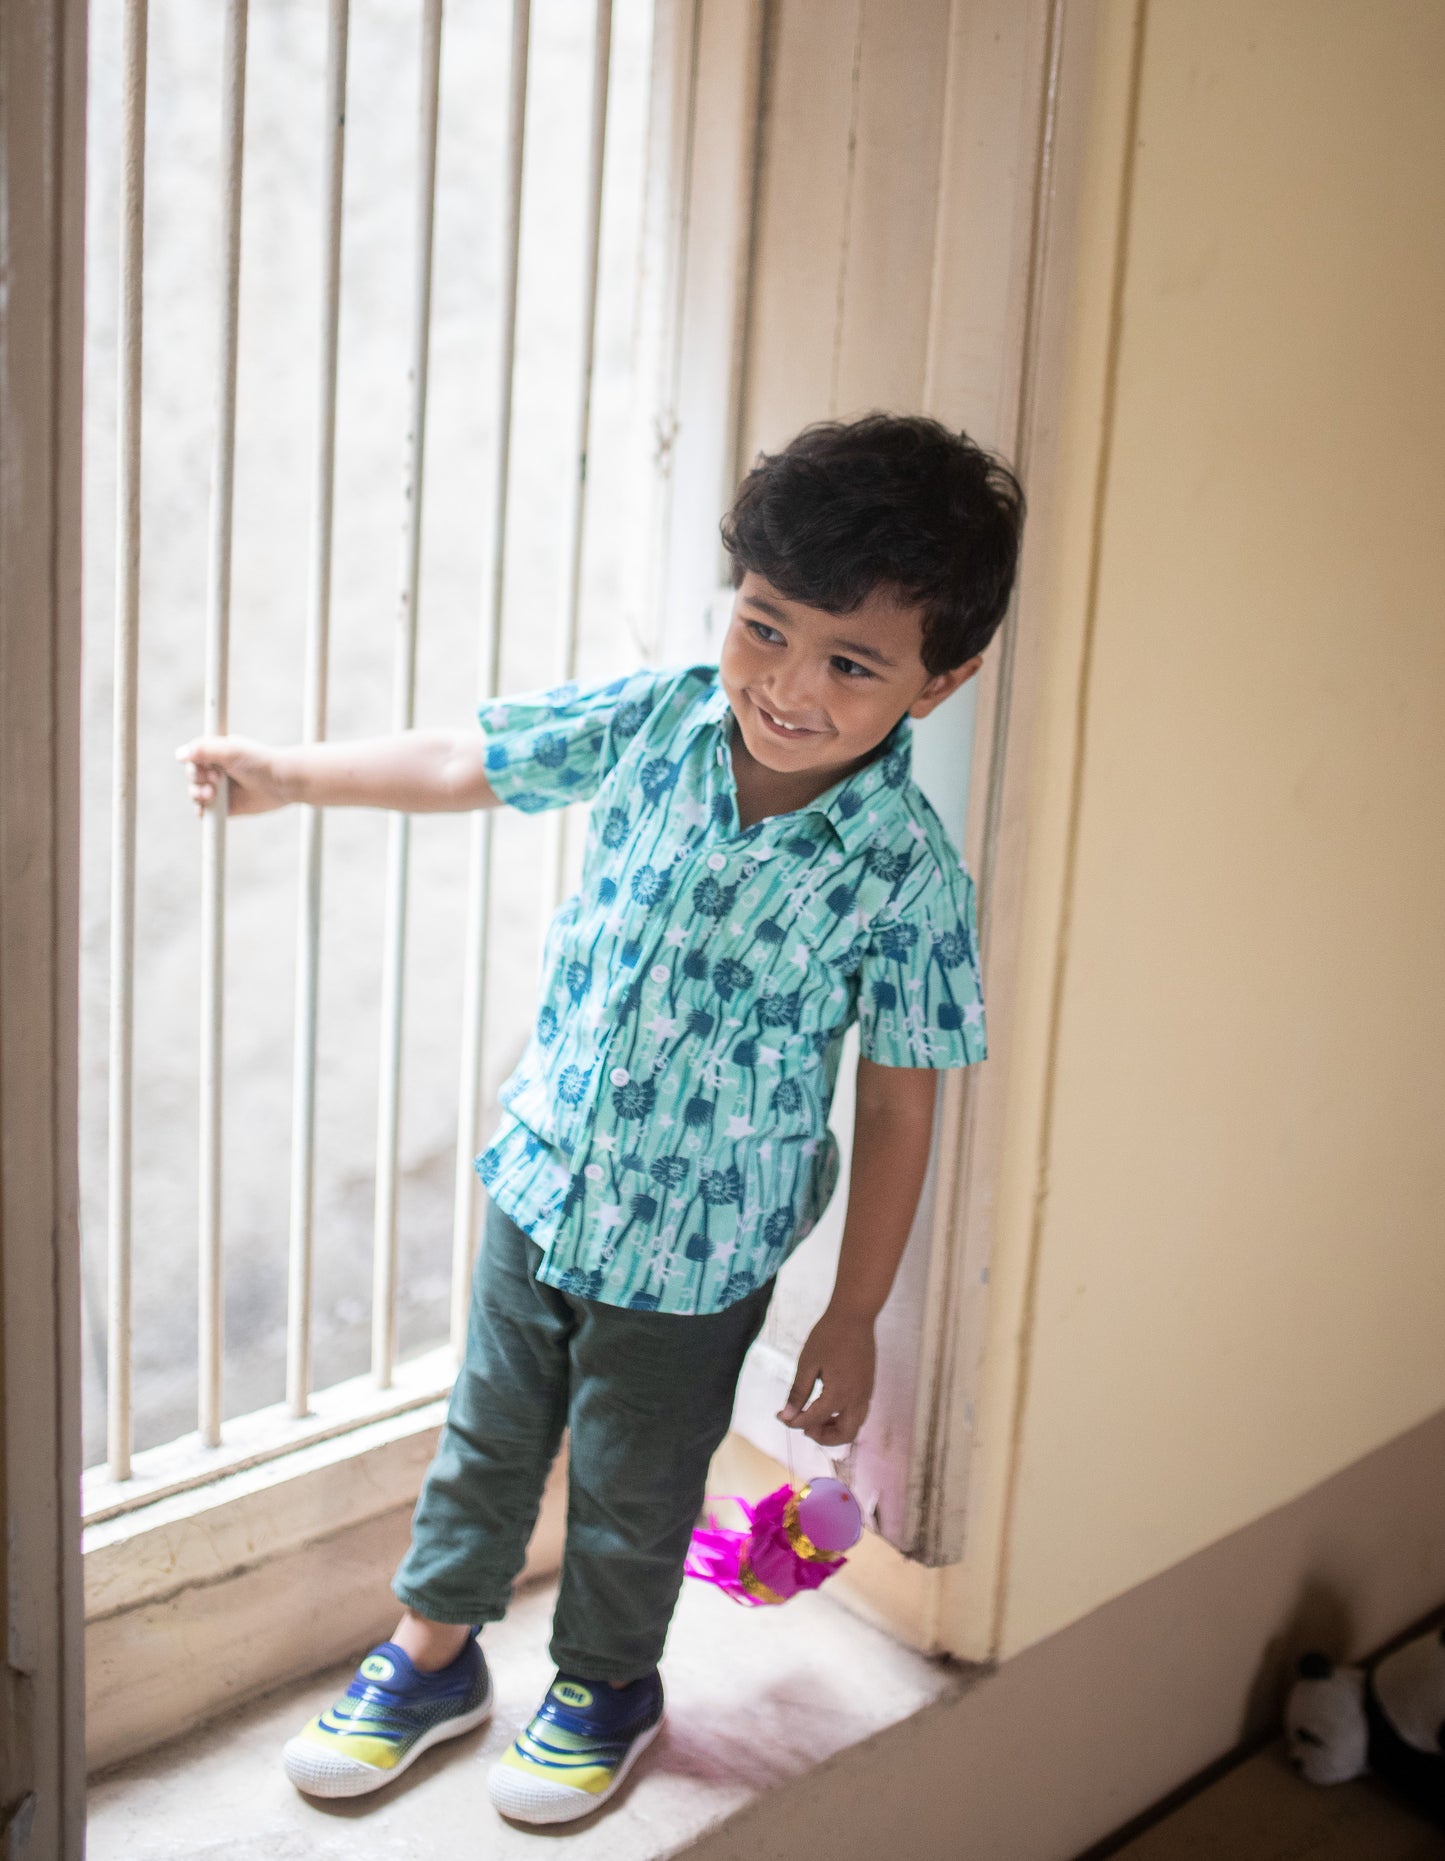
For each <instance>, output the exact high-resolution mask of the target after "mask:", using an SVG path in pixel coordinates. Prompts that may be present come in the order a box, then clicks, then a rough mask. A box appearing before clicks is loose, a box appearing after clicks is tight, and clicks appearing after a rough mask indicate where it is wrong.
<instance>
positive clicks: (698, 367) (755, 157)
mask: <svg viewBox="0 0 1445 1861" xmlns="http://www.w3.org/2000/svg"><path fill="white" fill-rule="evenodd" d="M1062 10H1063V9H1062V0H952V5H951V8H950V16H949V65H948V73H947V96H946V102H945V106H944V125H943V132H942V142H941V148H940V153H939V162H940V170H939V176H938V191H937V231H936V236H935V241H934V259H933V264H934V272H933V279H932V285H931V301H930V305H929V312H928V361H927V369H926V378H925V384H924V392H923V411H926V412H930V413H933V414H936V415H937V416H938V417H939V418H941V419H943V420H944V421H946V422H948V423H949V424H951V425H953V426H955V427H958V426H963V427H966V428H967V430H969V431H970V432H972V433H974V434H975V435H977V436H979V437H981V438H983V439H984V440H985V443H989V444H993V445H996V446H999V447H1001V448H1002V450H1003V451H1004V452H1005V453H1006V454H1007V455H1008V456H1009V457H1010V458H1012V459H1013V460H1014V461H1015V462H1016V463H1018V464H1019V466H1020V468H1021V470H1022V472H1023V473H1024V475H1025V477H1026V476H1027V468H1028V462H1029V460H1028V454H1029V450H1030V443H1031V435H1032V433H1033V432H1034V428H1035V424H1036V409H1035V404H1034V402H1035V393H1034V391H1035V386H1036V383H1035V371H1036V367H1037V359H1036V334H1037V331H1036V324H1037V317H1038V313H1039V302H1040V295H1041V291H1042V288H1043V263H1044V255H1045V251H1046V248H1047V242H1048V239H1049V237H1050V224H1049V215H1050V205H1051V201H1052V196H1053V183H1054V176H1053V172H1052V166H1051V158H1052V149H1053V129H1054V121H1055V113H1056V109H1057V100H1058V56H1059V44H1060V38H1061V20H1062ZM660 11H662V12H664V13H665V14H666V15H667V16H668V19H669V22H670V29H671V32H672V35H673V37H672V43H673V47H674V52H673V58H672V64H671V70H670V75H669V73H667V72H662V73H660V83H661V85H663V86H667V85H669V84H670V91H669V92H668V101H667V104H666V106H665V107H667V108H668V109H669V110H670V112H671V119H672V121H673V123H674V125H675V126H676V133H675V134H674V137H673V139H672V148H673V166H672V170H671V174H672V180H671V186H672V202H673V207H672V216H671V223H672V228H673V237H672V239H671V241H670V242H669V252H670V264H671V266H672V273H671V276H670V278H669V281H668V285H667V291H668V295H669V299H670V302H671V304H672V307H673V308H672V315H673V318H674V330H673V335H672V340H671V343H670V344H669V345H668V346H667V348H666V351H665V352H666V354H667V355H668V357H669V366H670V369H671V378H670V380H668V381H667V382H666V383H665V387H664V393H663V396H662V406H663V427H662V430H663V432H664V434H665V444H664V445H663V447H662V449H661V453H662V464H663V470H662V473H661V476H660V485H661V495H662V517H663V522H662V524H661V526H660V529H661V532H662V535H663V539H664V541H663V551H664V553H663V558H662V565H661V569H660V575H659V595H660V625H659V629H658V633H657V638H658V639H659V641H660V642H661V648H662V656H663V657H664V659H666V660H669V661H671V660H673V659H680V658H683V657H688V656H694V655H696V656H715V653H716V645H717V629H716V624H715V623H716V616H717V589H718V585H719V581H720V580H721V571H722V567H723V559H722V556H721V552H720V549H719V546H718V541H717V528H716V526H717V520H718V515H719V513H720V512H721V510H722V509H723V508H724V505H725V503H726V501H727V499H728V497H729V495H730V493H731V490H732V487H733V484H734V483H735V482H736V479H737V476H738V474H739V471H740V469H741V468H742V466H743V464H744V463H745V461H744V460H743V459H742V458H741V456H740V442H741V438H742V427H743V401H744V393H745V389H746V386H747V381H748V363H749V343H748V337H749V330H748V308H749V303H750V298H751V291H750V283H751V279H750V273H751V267H752V262H753V255H754V252H755V250H756V244H757V226H756V215H757V206H758V199H759V167H758V164H759V160H760V151H761V148H762V135H761V133H760V127H759V125H760V118H761V113H762V112H763V110H764V109H765V108H766V101H767V97H768V52H769V42H770V32H771V30H772V21H773V18H774V16H775V7H774V5H772V4H765V3H764V0H660ZM980 148H982V149H983V153H982V155H980V152H979V151H980ZM980 278H983V279H985V281H986V282H985V283H984V284H983V285H982V286H981V285H980V282H979V280H980ZM981 349H982V352H983V353H984V354H986V356H987V357H988V358H989V362H988V365H987V366H986V367H985V368H984V369H983V370H980V369H979V367H978V356H979V354H980V351H981ZM820 411H823V410H820ZM1013 631H1014V629H1013V621H1012V618H1011V619H1010V622H1009V624H1008V625H1007V626H1006V628H1005V630H1004V633H1003V635H1002V636H1001V639H1000V642H999V644H998V645H997V646H996V647H995V648H994V650H993V652H992V653H990V655H989V657H988V660H987V662H986V670H985V672H984V674H983V675H982V676H981V679H980V689H979V692H978V707H977V723H976V733H975V739H974V745H973V754H972V771H973V779H972V784H971V792H970V802H969V818H968V826H967V834H966V847H967V852H968V856H969V861H970V865H971V866H972V869H973V871H974V872H975V874H976V876H977V877H978V879H979V882H980V921H981V930H982V936H983V943H984V962H985V981H986V991H987V995H988V1000H989V1018H990V1049H991V1059H990V1062H989V1064H988V1065H987V1066H985V1067H983V1068H981V1069H977V1071H976V1072H970V1073H968V1074H961V1073H953V1074H950V1075H948V1076H947V1079H946V1082H945V1087H944V1090H943V1091H941V1092H940V1094H939V1106H938V1112H937V1119H936V1124H935V1141H934V1149H933V1157H932V1161H931V1164H930V1170H929V1177H928V1180H927V1182H926V1183H925V1186H924V1193H923V1196H922V1198H921V1200H920V1205H919V1212H918V1216H917V1220H916V1222H915V1231H914V1234H913V1236H912V1237H911V1240H910V1244H909V1250H908V1254H907V1256H906V1257H905V1262H904V1266H903V1268H902V1270H901V1273H900V1284H899V1288H898V1290H897V1293H896V1295H895V1298H894V1300H892V1301H890V1307H889V1308H888V1309H887V1310H886V1311H885V1314H884V1318H883V1321H882V1324H881V1327H880V1346H881V1349H880V1359H881V1360H882V1361H883V1362H884V1363H885V1364H889V1363H891V1364H893V1365H894V1366H896V1367H898V1370H899V1376H898V1379H895V1380H896V1387H892V1388H885V1386H884V1378H883V1377H880V1390H879V1398H878V1400H876V1401H875V1417H877V1416H878V1415H879V1414H880V1412H881V1411H883V1410H884V1409H887V1410H889V1411H890V1418H889V1420H888V1422H887V1425H886V1426H885V1427H882V1428H878V1429H876V1430H875V1431H874V1433H873V1437H872V1439H871V1441H870V1437H869V1431H868V1430H865V1433H864V1436H863V1437H862V1438H861V1440H860V1443H859V1453H858V1459H857V1463H856V1466H855V1470H854V1477H855V1480H856V1483H857V1485H858V1487H859V1490H860V1493H861V1494H862V1496H863V1497H864V1498H865V1500H869V1499H871V1500H872V1501H873V1502H874V1504H875V1506H876V1507H877V1512H876V1513H875V1522H876V1523H878V1524H879V1526H880V1528H881V1529H882V1530H883V1533H884V1535H885V1536H887V1537H888V1538H889V1539H891V1540H892V1542H894V1543H895V1544H896V1545H898V1546H899V1547H900V1548H901V1549H902V1550H904V1551H905V1552H906V1553H907V1554H908V1555H909V1556H910V1557H913V1558H915V1559H917V1560H919V1561H921V1562H923V1563H925V1564H929V1565H941V1564H948V1563H953V1562H956V1561H957V1560H958V1559H959V1558H960V1557H961V1556H962V1554H963V1548H964V1535H965V1518H964V1512H965V1495H966V1493H967V1491H968V1486H969V1475H970V1461H971V1451H972V1442H973V1401H972V1394H973V1391H974V1390H975V1388H976V1386H977V1379H978V1374H979V1362H980V1356H981V1351H982V1339H983V1334H984V1315H985V1311H986V1306H987V1297H988V1294H987V1283H988V1259H989V1250H990V1242H991V1230H992V1208H993V1201H994V1186H995V1182H996V1166H997V1151H998V1149H999V1147H1000V1144H1001V1125H1002V1111H1003V1104H1004V1097H1005V1086H1006V1079H1007V1066H1008V1059H1007V1046H1008V1029H1009V1024H1010V1012H1009V1009H1010V999H1011V975H1012V961H1011V951H1010V946H1011V943H1012V939H1013V936H1014V934H1015V931H1016V922H1017V919H1016V909H1017V899H1016V898H1015V897H1014V895H1013V891H1014V888H1013V887H1012V886H1011V885H1010V884H1009V883H1008V882H1007V879H1006V878H1004V877H1003V869H1004V867H1006V866H1007V864H1008V862H1009V860H1010V858H1011V855H1010V853H1009V851H1008V847H1009V845H1010V843H1011V836H1012V833H1013V827H1014V826H1015V825H1016V824H1017V823H1018V822H1019V821H1021V820H1022V809H1023V805H1024V799H1023V794H1022V778H1023V771H1022V768H1021V766H1020V757H1019V754H1018V748H1019V741H1020V733H1019V732H1017V731H1016V730H1015V729H1014V728H1013V727H1012V725H1011V718H1013V716H1014V713H1015V712H1016V709H1017V705H1018V702H1019V693H1018V691H1017V689H1016V679H1015V671H1016V665H1017V659H1016V654H1015V651H1014V645H1013ZM1026 683H1027V682H1026ZM1014 722H1017V719H1016V718H1014ZM1022 734H1023V735H1026V734H1027V733H1026V732H1024V733H1022ZM1001 879H1002V882H1001ZM845 1099H846V1093H844V1091H843V1090H842V1088H841V1085H840V1094H839V1101H838V1103H837V1105H836V1107H835V1119H834V1123H835V1126H836V1125H838V1124H840V1123H845V1122H846V1119H847V1114H848V1106H847V1104H846V1103H845V1102H844V1101H845ZM838 1194H839V1196H840V1197H841V1196H842V1195H843V1194H844V1187H843V1186H842V1185H840V1188H839V1191H838ZM812 1244H813V1243H811V1242H810V1245H812ZM769 1349H770V1347H769V1346H767V1345H766V1344H765V1343H764V1344H761V1345H760V1346H758V1347H755V1359H756V1361H755V1362H754V1363H753V1364H751V1365H750V1371H751V1372H752V1374H751V1378H750V1379H749V1378H745V1381H744V1386H743V1388H742V1390H741V1391H740V1396H739V1406H738V1412H737V1417H736V1421H737V1426H738V1427H739V1429H740V1430H741V1431H742V1432H743V1433H745V1434H746V1435H747V1436H748V1438H749V1439H750V1440H752V1441H754V1442H755V1443H756V1444H757V1445H759V1446H763V1447H765V1448H767V1449H768V1450H769V1451H770V1452H772V1453H773V1454H774V1456H775V1457H776V1458H778V1459H779V1460H784V1459H786V1458H789V1449H790V1445H791V1459H792V1461H793V1463H794V1465H795V1466H796V1467H797V1469H798V1471H799V1472H803V1471H806V1470H808V1469H810V1468H813V1467H814V1466H815V1464H816V1465H821V1464H823V1463H822V1462H821V1460H817V1461H816V1462H815V1459H814V1457H813V1455H812V1451H811V1450H810V1448H809V1445H808V1444H807V1443H801V1444H800V1443H799V1441H798V1438H797V1437H795V1436H790V1435H788V1434H787V1433H786V1431H784V1430H783V1429H782V1428H781V1427H779V1426H778V1425H777V1424H776V1423H775V1422H773V1421H772V1419H771V1409H772V1407H773V1406H776V1405H775V1404H774V1403H773V1396H774V1393H777V1394H779V1395H780V1394H781V1389H782V1388H785V1387H786V1382H787V1381H788V1380H791V1365H790V1364H787V1363H785V1362H784V1361H783V1353H781V1352H779V1351H777V1350H776V1349H773V1350H772V1352H771V1356H772V1357H776V1358H777V1360H778V1361H777V1362H776V1363H774V1362H772V1361H771V1359H770V1358H769V1356H768V1353H769ZM764 1359H768V1361H766V1362H764V1361H763V1360H764ZM885 1375H886V1372H885ZM905 1384H911V1406H912V1414H911V1417H905V1416H903V1415H902V1414H901V1413H898V1411H900V1410H902V1409H905V1408H906V1407H907V1406H908V1404H909V1390H908V1389H907V1388H905V1387H904V1385H905ZM774 1385H780V1387H779V1388H778V1390H777V1391H776V1392H775V1390H774ZM871 1419H872V1418H870V1421H871Z"/></svg>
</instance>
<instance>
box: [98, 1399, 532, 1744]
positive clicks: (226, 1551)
mask: <svg viewBox="0 0 1445 1861" xmlns="http://www.w3.org/2000/svg"><path fill="white" fill-rule="evenodd" d="M391 1394H392V1395H393V1396H394V1395H395V1392H394V1391H393V1392H391ZM445 1407H446V1405H445V1400H444V1399H442V1398H433V1399H432V1400H431V1401H428V1402H423V1403H420V1404H419V1405H418V1406H416V1407H413V1408H409V1409H404V1410H403V1411H402V1412H400V1413H398V1414H392V1415H387V1416H384V1417H382V1418H380V1419H378V1420H376V1421H372V1422H369V1423H365V1424H363V1425H361V1426H359V1427H358V1426H355V1425H352V1426H350V1427H348V1428H347V1429H346V1431H345V1432H344V1433H342V1432H332V1433H329V1434H322V1435H321V1436H320V1437H319V1438H317V1437H316V1436H315V1435H313V1437H312V1438H311V1439H309V1440H307V1441H305V1442H304V1443H303V1444H302V1445H301V1446H298V1447H295V1448H293V1449H292V1450H291V1451H290V1452H289V1453H284V1454H275V1455H272V1456H271V1457H269V1458H266V1459H263V1460H259V1461H256V1462H254V1463H253V1464H250V1465H243V1466H240V1467H238V1468H237V1469H236V1470H235V1471H233V1472H230V1473H226V1474H222V1475H220V1476H215V1475H213V1476H212V1477H211V1479H210V1480H209V1482H208V1483H207V1484H205V1485H200V1484H195V1483H187V1484H185V1485H182V1486H180V1487H173V1488H172V1489H171V1490H170V1491H168V1492H167V1493H166V1494H165V1495H164V1496H163V1497H160V1498H157V1499H153V1500H152V1501H151V1502H150V1503H149V1504H147V1505H140V1506H136V1505H132V1506H131V1507H130V1508H129V1509H128V1510H126V1511H124V1512H120V1513H116V1514H113V1515H112V1516H110V1517H107V1518H105V1519H103V1520H102V1521H100V1522H98V1523H95V1524H91V1525H90V1526H88V1527H87V1529H86V1533H85V1618H86V1630H85V1652H86V1756H87V1763H88V1766H89V1768H90V1769H91V1770H95V1769H97V1768H99V1767H101V1766H104V1765H109V1764H114V1763H117V1762H119V1761H120V1760H122V1759H124V1758H127V1757H131V1756H134V1755H135V1754H136V1753H138V1752H142V1751H146V1750H149V1749H150V1748H151V1747H152V1746H154V1745H157V1744H160V1743H162V1742H163V1741H165V1740H167V1739H169V1738H173V1737H175V1736H176V1735H177V1734H179V1733H181V1732H184V1731H186V1730H189V1729H190V1728H193V1727H194V1726H196V1725H198V1724H201V1723H203V1722H204V1721H206V1720H207V1719H210V1718H214V1717H215V1716H216V1715H217V1714H218V1713H220V1712H223V1711H225V1710H226V1709H227V1708H228V1707H230V1706H233V1705H236V1704H238V1703H239V1702H241V1701H243V1700H246V1699H250V1698H254V1697H256V1696H257V1695H258V1694H261V1693H264V1692H268V1691H269V1690H271V1689H272V1688H274V1687H276V1686H280V1685H283V1684H285V1683H286V1682H288V1681H292V1680H296V1679H298V1678H300V1677H301V1676H303V1675H307V1674H313V1673H315V1672H317V1671H318V1670H319V1669H321V1668H323V1667H326V1666H328V1665H329V1664H330V1663H331V1662H333V1661H337V1660H342V1659H345V1658H347V1657H348V1656H352V1655H354V1653H355V1650H356V1648H357V1646H358V1645H361V1646H365V1645H366V1644H367V1643H368V1642H370V1641H377V1640H380V1639H381V1638H382V1637H383V1636H384V1635H386V1634H387V1633H389V1632H390V1630H391V1627H392V1625H393V1624H394V1622H395V1619H396V1614H397V1605H396V1603H395V1602H394V1601H393V1600H392V1598H391V1595H390V1592H389V1590H388V1587H387V1579H388V1578H389V1576H390V1574H391V1571H392V1570H393V1569H394V1568H395V1565H396V1563H397V1562H398V1560H399V1559H400V1557H401V1553H402V1551H403V1549H404V1548H405V1545H406V1541H407V1535H408V1530H409V1526H410V1521H411V1513H412V1508H413V1506H414V1504H415V1502H416V1495H417V1492H418V1490H419V1488H420V1486H421V1481H422V1475H423V1474H424V1473H425V1471H426V1467H427V1463H428V1462H429V1461H430V1459H431V1457H432V1453H433V1450H434V1448H435V1446H436V1438H437V1431H438V1429H439V1428H440V1426H441V1423H442V1419H443V1415H444V1413H445ZM159 1451H160V1452H162V1453H166V1452H169V1451H170V1450H159ZM564 1486H565V1461H564V1459H562V1458H559V1460H558V1463H557V1466H556V1467H555V1468H554V1469H553V1473H552V1477H551V1479H550V1481H549V1482H548V1487H547V1493H546V1497H545V1498H544V1501H543V1506H542V1512H541V1515H540V1517H539V1519H538V1523H537V1529H536V1531H535V1532H534V1533H533V1537H532V1544H531V1548H530V1551H529V1554H528V1561H527V1568H526V1571H525V1573H524V1580H531V1579H536V1578H539V1577H542V1576H545V1575H547V1574H549V1573H550V1572H551V1571H554V1570H555V1569H557V1568H558V1566H559V1564H560V1561H561V1545H562V1527H563V1511H564Z"/></svg>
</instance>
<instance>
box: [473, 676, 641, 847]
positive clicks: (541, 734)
mask: <svg viewBox="0 0 1445 1861" xmlns="http://www.w3.org/2000/svg"><path fill="white" fill-rule="evenodd" d="M676 676H677V674H676V673H675V672H666V671H658V670H656V669H654V668H651V667H648V668H644V669H643V670H642V671H640V672H634V673H632V674H631V675H630V676H629V677H627V678H618V679H613V680H612V681H611V683H610V684H607V685H581V686H579V685H576V684H571V685H557V686H554V687H553V688H552V689H551V690H549V691H535V692H523V693H521V694H520V695H518V696H516V697H511V698H499V699H495V700H492V701H490V702H488V703H487V704H484V705H482V706H481V707H480V709H479V710H478V712H477V721H478V722H479V723H480V725H481V727H482V732H483V734H484V736H485V738H486V758H485V762H486V771H487V780H488V782H490V784H491V785H492V788H493V790H494V791H495V792H496V794H497V795H498V796H499V797H500V798H501V800H502V801H504V802H506V803H507V804H508V805H509V806H510V807H514V808H520V809H521V810H522V812H523V813H524V814H540V813H541V812H542V811H543V809H546V808H564V807H566V806H568V804H569V803H571V802H574V801H589V800H591V798H592V796H593V795H595V794H596V793H597V790H598V788H599V787H600V786H601V784H602V782H603V780H604V779H605V778H606V776H607V775H608V774H609V773H610V772H611V771H612V770H613V769H614V768H615V767H616V765H617V759H618V757H619V756H620V755H621V754H622V752H623V750H624V749H625V748H626V747H627V744H628V743H629V742H630V741H631V739H632V738H633V737H635V736H636V734H637V732H638V731H639V730H640V729H641V728H642V726H643V725H644V724H645V723H646V722H647V719H648V718H649V716H650V715H651V714H652V711H653V709H654V707H655V706H656V704H657V702H658V699H659V698H660V696H661V694H662V691H663V688H664V686H665V685H666V684H667V683H668V682H669V681H670V680H672V679H674V678H676Z"/></svg>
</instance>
